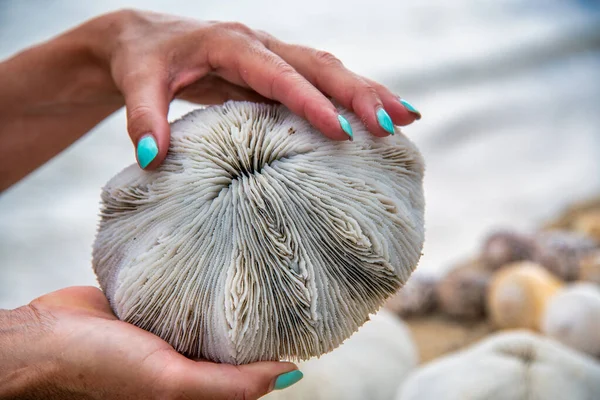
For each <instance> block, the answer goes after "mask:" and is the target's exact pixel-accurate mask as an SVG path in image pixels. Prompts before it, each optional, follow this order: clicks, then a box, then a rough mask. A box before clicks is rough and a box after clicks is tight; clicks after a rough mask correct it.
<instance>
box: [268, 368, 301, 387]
mask: <svg viewBox="0 0 600 400" xmlns="http://www.w3.org/2000/svg"><path fill="white" fill-rule="evenodd" d="M302 377H304V374H303V373H302V372H300V371H298V370H294V371H290V372H286V373H285V374H281V375H279V376H278V377H277V379H275V387H274V389H275V390H281V389H285V388H286V387H290V386H292V385H293V384H294V383H296V382H298V381H299V380H300V379H302Z"/></svg>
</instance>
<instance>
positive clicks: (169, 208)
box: [93, 102, 424, 364]
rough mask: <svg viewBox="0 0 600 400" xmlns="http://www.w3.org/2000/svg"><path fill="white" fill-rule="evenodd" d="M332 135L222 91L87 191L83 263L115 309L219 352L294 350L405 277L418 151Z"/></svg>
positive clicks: (176, 341)
mask: <svg viewBox="0 0 600 400" xmlns="http://www.w3.org/2000/svg"><path fill="white" fill-rule="evenodd" d="M340 112H341V113H342V114H343V115H344V116H345V117H346V118H347V119H348V120H349V121H350V122H351V123H352V126H353V128H354V138H355V140H354V141H353V142H350V141H332V140H330V139H327V138H326V137H325V136H324V135H322V134H321V133H319V132H317V131H316V130H315V129H314V128H313V127H311V126H310V125H309V124H308V123H307V122H306V121H305V120H303V119H301V118H300V117H298V116H296V115H294V114H292V113H291V112H290V111H289V110H287V109H286V108H285V107H283V106H279V105H265V104H254V103H245V102H237V103H236V102H228V103H226V104H224V105H223V106H214V107H209V108H207V109H203V110H197V111H194V112H192V113H190V114H188V115H186V116H185V117H183V118H182V119H181V120H179V121H176V122H175V123H173V124H172V125H171V145H170V148H169V153H168V155H167V158H166V159H165V161H164V162H163V164H162V165H161V166H160V167H159V168H158V169H157V170H156V171H152V172H148V171H142V170H140V169H139V167H137V166H136V165H133V166H130V167H129V168H127V169H125V170H124V171H123V172H121V173H120V174H118V175H117V176H115V177H114V178H113V179H112V180H111V181H110V182H108V184H107V185H106V187H105V188H104V190H103V192H102V212H101V217H102V219H101V222H100V226H99V230H98V235H97V238H96V242H95V244H94V254H93V265H94V270H95V272H96V274H97V276H98V280H99V282H100V285H101V287H102V289H103V290H104V292H105V293H106V295H107V297H108V299H109V300H110V303H111V305H112V307H113V309H114V311H115V313H116V315H117V316H118V317H119V318H120V319H122V320H125V321H128V322H130V323H132V324H135V325H137V326H139V327H141V328H143V329H146V330H148V331H150V332H153V333H155V334H156V335H158V336H160V337H162V338H163V339H165V340H166V341H167V342H169V343H170V344H171V345H173V346H174V347H175V349H177V350H178V351H180V352H182V353H184V354H186V355H189V356H192V357H201V358H206V359H210V360H214V361H220V362H228V363H234V364H240V363H248V362H253V361H258V360H279V359H292V360H297V359H308V358H309V357H312V356H318V355H321V354H323V353H327V352H329V351H331V350H332V349H334V348H335V347H337V346H338V345H339V344H340V343H342V341H344V340H345V339H346V338H348V337H349V336H350V335H351V334H352V333H353V332H355V331H356V330H357V329H358V327H360V326H361V325H362V324H363V323H364V322H365V321H366V320H367V317H368V315H369V314H370V313H372V312H374V311H376V310H377V309H378V308H379V307H380V306H381V305H382V304H383V302H384V301H385V299H386V298H387V297H389V296H390V295H391V294H393V293H394V292H396V290H397V289H398V288H399V287H400V286H401V285H402V284H403V283H404V282H405V281H406V280H407V279H408V277H409V276H410V274H411V272H412V271H413V270H414V268H415V266H416V264H417V262H418V260H419V257H420V255H421V248H422V245H423V236H424V223H423V207H424V201H423V188H422V178H423V170H424V165H423V160H422V158H421V156H420V154H419V152H418V150H417V149H416V148H415V146H414V145H413V144H412V143H411V142H409V141H408V139H407V138H406V137H405V136H404V135H402V134H401V133H400V132H399V131H398V132H397V133H396V135H394V136H390V137H386V138H376V137H374V136H372V135H370V134H369V133H368V132H367V131H366V129H365V128H364V127H363V125H362V124H361V122H360V121H359V119H358V118H357V117H356V116H354V115H353V114H351V113H349V112H347V111H344V110H340Z"/></svg>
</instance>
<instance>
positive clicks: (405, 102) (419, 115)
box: [400, 99, 421, 119]
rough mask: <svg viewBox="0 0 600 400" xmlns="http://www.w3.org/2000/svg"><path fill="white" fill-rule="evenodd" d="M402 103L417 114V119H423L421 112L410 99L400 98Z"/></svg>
mask: <svg viewBox="0 0 600 400" xmlns="http://www.w3.org/2000/svg"><path fill="white" fill-rule="evenodd" d="M400 103H402V105H403V106H404V107H405V108H406V109H407V110H408V111H410V112H411V113H413V114H415V115H416V116H417V119H421V113H420V112H419V111H418V110H417V109H416V108H415V107H414V106H413V105H412V104H410V103H409V102H408V101H406V100H404V99H400Z"/></svg>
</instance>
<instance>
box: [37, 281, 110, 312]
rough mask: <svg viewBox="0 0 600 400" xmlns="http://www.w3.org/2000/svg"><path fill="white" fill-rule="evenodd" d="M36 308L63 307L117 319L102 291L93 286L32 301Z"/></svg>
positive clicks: (58, 291)
mask: <svg viewBox="0 0 600 400" xmlns="http://www.w3.org/2000/svg"><path fill="white" fill-rule="evenodd" d="M30 304H31V305H33V306H36V307H64V308H69V309H71V310H73V309H79V310H84V311H87V312H94V313H96V314H98V316H102V317H104V318H109V319H117V317H116V316H115V315H114V314H113V312H112V309H111V308H110V304H109V303H108V300H107V299H106V296H105V295H104V293H102V291H101V290H100V289H98V288H96V287H93V286H72V287H68V288H65V289H60V290H57V291H54V292H51V293H48V294H45V295H43V296H40V297H38V298H37V299H34V300H33V301H32V302H31V303H30Z"/></svg>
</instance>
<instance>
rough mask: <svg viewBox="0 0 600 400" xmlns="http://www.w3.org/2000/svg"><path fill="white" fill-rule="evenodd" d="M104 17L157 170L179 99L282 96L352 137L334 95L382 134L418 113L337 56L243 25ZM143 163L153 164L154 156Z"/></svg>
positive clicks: (120, 81) (132, 119) (119, 73)
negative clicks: (171, 110) (154, 150)
mask: <svg viewBox="0 0 600 400" xmlns="http://www.w3.org/2000/svg"><path fill="white" fill-rule="evenodd" d="M96 24H98V25H101V26H102V25H105V27H104V28H102V27H100V28H98V29H100V30H102V29H103V30H104V32H105V33H104V34H103V35H102V36H103V37H109V38H111V40H108V41H107V45H106V46H105V47H104V48H103V51H102V52H99V55H100V56H101V58H103V59H104V60H106V62H107V63H108V64H109V65H110V68H111V72H112V76H113V79H114V81H115V84H116V85H117V87H118V88H119V90H120V91H121V93H123V95H124V97H125V103H126V105H127V118H128V125H129V134H130V135H131V138H132V140H133V142H134V143H136V144H137V143H139V140H140V139H141V138H142V137H144V136H147V135H152V136H154V137H155V138H156V140H157V142H158V155H157V156H156V158H154V160H153V161H152V162H151V163H150V164H149V167H150V168H152V167H155V166H157V165H158V164H159V163H160V162H161V161H162V160H163V158H164V157H165V155H166V152H167V148H168V144H169V126H168V123H167V111H168V107H169V103H170V101H171V100H172V99H173V98H174V97H179V98H183V99H186V100H190V101H193V102H196V103H201V104H215V103H222V102H224V101H226V100H228V99H236V100H240V99H250V100H264V98H266V99H271V100H275V101H278V102H281V103H283V104H284V105H286V106H287V107H288V108H289V109H290V110H291V111H293V112H294V113H296V114H298V115H300V116H302V117H305V118H306V119H307V120H308V121H309V122H310V123H311V124H312V125H313V126H315V127H316V128H317V129H318V130H320V131H321V132H323V133H324V134H325V135H326V136H328V137H330V138H332V139H334V140H348V132H344V130H343V128H342V124H341V123H340V120H339V118H340V116H339V114H338V113H337V111H336V109H335V107H334V105H333V104H332V103H331V101H330V100H329V99H328V98H327V97H326V96H330V97H332V98H333V99H335V100H336V101H337V102H339V103H340V104H341V105H342V106H344V107H345V108H347V109H350V110H353V111H354V112H355V113H356V114H357V115H358V116H359V117H360V118H361V119H362V121H363V122H364V123H365V125H366V126H367V128H368V129H369V131H371V133H373V134H374V135H376V136H387V135H389V134H390V133H393V126H392V124H395V125H406V124H409V123H411V122H413V121H414V120H415V119H416V118H418V114H415V113H411V112H409V111H408V110H407V108H406V107H405V106H403V104H402V103H401V102H400V99H399V98H398V97H397V96H396V95H394V94H393V93H392V92H390V91H389V90H388V89H386V88H385V87H383V86H381V85H379V84H377V83H375V82H373V81H370V80H368V79H367V78H364V77H361V76H358V75H356V74H354V73H352V72H351V71H349V70H348V69H346V68H345V67H344V66H343V65H342V63H341V62H340V61H339V60H338V59H337V58H335V57H334V56H333V55H331V54H329V53H326V52H322V51H317V50H315V49H311V48H308V47H303V46H297V45H291V44H287V43H284V42H281V41H279V40H277V39H276V38H274V37H272V36H270V35H268V34H267V33H264V32H259V31H254V30H252V29H250V28H248V27H246V26H244V25H242V24H239V23H223V22H199V21H195V20H185V19H181V18H178V17H171V16H167V15H161V14H154V13H141V12H137V11H121V12H118V13H116V14H112V15H109V16H105V17H101V18H100V19H99V20H98V21H96ZM111 24H116V26H118V28H117V29H115V28H114V27H113V25H111ZM342 118H343V117H342ZM138 155H139V153H138ZM138 161H140V164H141V166H142V167H146V165H144V164H145V161H146V160H144V162H142V160H139V159H138Z"/></svg>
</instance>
